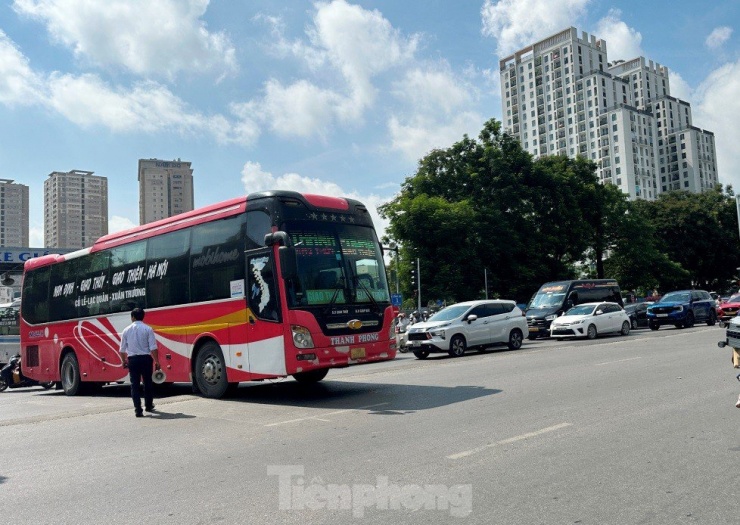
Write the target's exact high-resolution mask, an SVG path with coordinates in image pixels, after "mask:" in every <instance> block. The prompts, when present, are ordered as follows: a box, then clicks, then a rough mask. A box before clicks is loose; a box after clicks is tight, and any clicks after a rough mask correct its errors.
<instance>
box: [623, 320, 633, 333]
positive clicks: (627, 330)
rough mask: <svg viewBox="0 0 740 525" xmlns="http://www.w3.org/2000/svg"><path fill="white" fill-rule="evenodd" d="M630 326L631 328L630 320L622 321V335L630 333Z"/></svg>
mask: <svg viewBox="0 0 740 525" xmlns="http://www.w3.org/2000/svg"><path fill="white" fill-rule="evenodd" d="M630 328H631V325H630V323H629V321H625V322H623V323H622V332H621V333H622V335H630Z"/></svg>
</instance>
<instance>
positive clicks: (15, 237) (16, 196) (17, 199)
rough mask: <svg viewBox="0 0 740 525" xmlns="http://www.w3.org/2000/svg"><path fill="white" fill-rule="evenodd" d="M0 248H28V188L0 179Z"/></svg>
mask: <svg viewBox="0 0 740 525" xmlns="http://www.w3.org/2000/svg"><path fill="white" fill-rule="evenodd" d="M0 246H21V247H22V246H28V186H26V185H25V184H18V183H15V182H13V181H12V180H10V179H0Z"/></svg>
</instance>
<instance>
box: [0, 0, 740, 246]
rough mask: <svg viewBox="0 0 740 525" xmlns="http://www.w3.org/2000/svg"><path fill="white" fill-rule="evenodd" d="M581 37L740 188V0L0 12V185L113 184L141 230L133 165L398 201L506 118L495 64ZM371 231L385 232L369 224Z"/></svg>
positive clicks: (96, 4)
mask: <svg viewBox="0 0 740 525" xmlns="http://www.w3.org/2000/svg"><path fill="white" fill-rule="evenodd" d="M570 26H574V27H576V28H578V29H579V31H587V32H588V33H590V34H594V35H596V36H597V37H598V38H602V39H605V40H606V42H607V50H608V59H609V60H610V61H613V60H616V59H620V58H621V59H630V58H634V57H636V56H639V55H643V56H646V57H647V58H649V59H651V60H653V61H656V62H659V63H661V64H663V65H665V66H668V68H669V69H670V70H671V92H672V95H673V96H676V97H678V98H681V99H684V100H688V101H689V102H690V103H691V104H692V109H693V116H694V124H695V125H696V126H698V127H700V128H704V129H708V130H710V131H713V132H714V133H715V136H716V143H717V153H718V168H719V179H720V182H722V183H723V184H733V185H734V187H735V188H740V148H738V147H737V145H738V144H740V126H738V125H737V123H738V122H740V44H739V43H738V42H740V40H738V39H739V37H740V34H739V32H740V27H739V26H740V2H738V1H737V0H715V1H711V2H695V1H688V0H676V1H672V2H656V1H645V0H641V1H632V0H625V1H604V0H499V1H495V0H475V1H474V0H377V1H369V0H368V1H350V0H333V1H328V0H327V1H323V2H308V1H305V0H279V1H278V0H273V1H267V0H213V1H210V2H209V1H208V0H105V1H101V0H15V1H4V2H1V3H0V178H5V179H14V180H15V181H17V182H20V183H23V184H27V185H28V186H30V193H31V198H30V201H31V202H30V223H31V224H30V226H31V242H30V244H31V246H34V247H41V246H43V182H44V180H45V179H46V177H47V176H48V174H49V173H51V172H52V171H69V170H72V169H80V170H89V171H94V172H95V173H96V174H97V175H102V176H105V177H107V178H108V184H109V214H110V231H117V230H120V229H123V228H126V227H129V226H133V225H136V224H138V185H137V178H136V170H137V161H138V159H140V158H159V159H175V158H181V159H182V160H188V161H191V162H192V163H193V164H192V167H193V169H194V185H195V205H196V207H199V206H204V205H207V204H211V203H214V202H218V201H221V200H225V199H228V198H231V197H234V196H237V195H243V194H245V193H249V192H252V191H259V190H265V189H294V190H299V191H305V192H312V193H326V194H332V195H344V196H351V197H354V198H358V199H360V200H362V201H364V202H366V203H367V204H369V205H371V206H376V205H379V204H382V203H383V202H386V201H388V200H389V199H391V198H392V197H393V196H394V195H395V194H396V193H397V192H398V190H399V188H400V185H401V183H402V182H403V181H404V179H405V178H406V177H408V176H410V175H412V174H413V173H414V171H415V169H416V166H417V162H418V160H419V159H420V158H421V157H423V156H424V155H425V154H426V153H427V152H428V151H429V150H430V149H432V148H437V147H438V148H446V147H449V146H450V145H451V144H452V143H454V142H456V141H458V140H460V139H461V138H462V136H463V134H465V133H467V134H468V135H471V136H477V134H478V132H479V131H480V129H481V127H482V124H483V122H485V121H486V120H487V119H489V118H491V117H495V118H497V119H500V118H501V98H500V92H499V76H498V59H499V56H506V55H507V54H510V53H511V52H513V51H516V50H518V49H520V48H522V47H524V46H526V45H528V44H530V43H533V42H535V41H537V40H539V39H542V38H544V37H546V36H549V35H551V34H553V33H556V32H558V31H561V30H563V29H566V28H568V27H570ZM376 221H377V222H379V223H380V224H378V226H380V227H381V228H382V227H383V226H384V224H383V223H382V222H380V221H379V220H378V219H377V215H376Z"/></svg>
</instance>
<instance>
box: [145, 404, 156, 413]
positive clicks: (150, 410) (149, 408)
mask: <svg viewBox="0 0 740 525" xmlns="http://www.w3.org/2000/svg"><path fill="white" fill-rule="evenodd" d="M144 410H146V411H147V412H156V410H154V405H152V406H150V407H146V408H145V409H144Z"/></svg>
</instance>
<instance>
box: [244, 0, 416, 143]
mask: <svg viewBox="0 0 740 525" xmlns="http://www.w3.org/2000/svg"><path fill="white" fill-rule="evenodd" d="M314 8H315V10H316V11H315V13H314V16H313V19H312V24H311V25H310V26H309V28H308V29H307V30H306V37H307V38H306V39H305V40H297V41H292V42H291V41H288V40H287V39H286V38H285V37H284V35H283V29H284V28H283V24H282V21H281V20H280V19H279V18H276V17H269V16H266V15H261V16H260V17H258V18H259V19H261V20H264V21H266V22H267V23H269V24H270V25H271V26H272V35H271V36H272V42H271V45H270V50H271V51H272V52H273V53H274V54H276V55H277V56H279V57H286V56H293V57H295V58H297V59H298V60H300V61H301V63H302V64H303V65H304V66H305V67H306V68H307V70H308V71H310V72H312V73H313V74H314V75H315V76H316V77H317V79H319V80H318V81H310V80H306V79H302V80H298V81H294V82H292V83H290V84H286V83H284V82H281V81H279V80H277V79H271V80H269V81H267V82H266V83H265V84H264V96H263V97H261V98H257V99H252V100H251V101H249V102H247V103H245V104H241V105H240V106H239V110H240V112H241V113H242V114H244V115H249V116H250V117H251V118H254V119H255V120H258V121H259V122H261V123H263V124H265V125H267V126H268V127H270V128H271V129H273V130H274V131H275V132H276V133H278V134H280V135H282V136H299V137H309V136H319V137H326V135H327V134H328V132H329V131H330V130H331V129H332V127H333V126H335V125H337V124H341V125H359V124H361V123H362V119H363V116H364V114H365V112H366V111H367V110H368V108H370V107H372V106H373V104H374V102H375V99H376V96H377V88H376V87H375V86H374V84H373V79H374V78H375V77H376V76H377V75H379V74H381V73H383V72H386V71H388V70H389V69H391V68H394V67H398V66H400V65H402V64H405V63H407V62H409V61H411V60H412V59H413V57H414V53H415V51H416V48H417V44H418V40H419V37H418V36H416V35H412V36H410V37H405V36H403V35H402V34H401V33H400V32H399V31H398V30H396V29H394V28H393V26H392V25H391V24H390V22H388V20H386V19H385V18H384V17H383V16H382V14H381V13H380V12H379V11H377V10H372V11H371V10H367V9H363V8H362V7H360V6H357V5H351V4H348V3H347V2H346V1H345V0H334V1H332V2H317V3H315V4H314ZM334 77H336V78H338V79H341V80H343V81H344V85H343V86H336V85H335V84H336V82H335V83H334V84H331V87H322V84H324V85H326V84H327V83H328V82H331V81H332V80H333V79H334Z"/></svg>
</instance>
